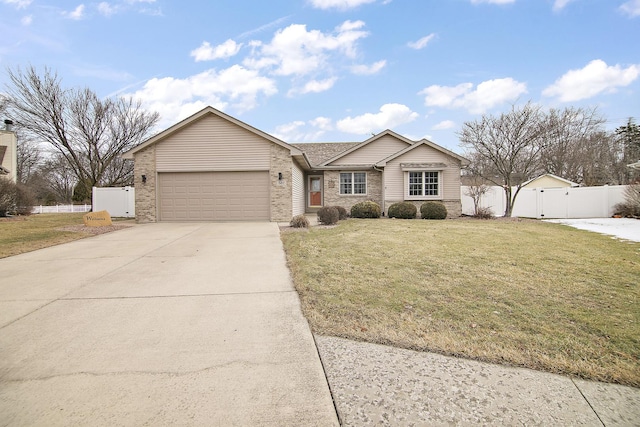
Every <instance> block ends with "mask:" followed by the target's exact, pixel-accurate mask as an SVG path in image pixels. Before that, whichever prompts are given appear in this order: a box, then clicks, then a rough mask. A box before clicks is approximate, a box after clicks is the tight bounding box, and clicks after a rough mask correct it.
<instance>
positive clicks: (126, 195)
mask: <svg viewBox="0 0 640 427" xmlns="http://www.w3.org/2000/svg"><path fill="white" fill-rule="evenodd" d="M93 211H94V212H98V211H107V212H109V215H111V216H112V217H122V218H134V217H135V216H136V192H135V188H133V187H104V188H100V187H93Z"/></svg>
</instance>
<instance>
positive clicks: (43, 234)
mask: <svg viewBox="0 0 640 427" xmlns="http://www.w3.org/2000/svg"><path fill="white" fill-rule="evenodd" d="M83 215H84V214H83V213H64V214H38V215H30V216H25V217H16V218H10V219H8V218H0V258H5V257H8V256H12V255H18V254H21V253H24V252H30V251H35V250H37V249H42V248H46V247H49V246H54V245H59V244H61V243H66V242H70V241H72V240H77V239H82V238H83V237H87V236H88V234H85V233H75V232H70V231H61V230H58V228H60V227H65V226H68V225H82V216H83Z"/></svg>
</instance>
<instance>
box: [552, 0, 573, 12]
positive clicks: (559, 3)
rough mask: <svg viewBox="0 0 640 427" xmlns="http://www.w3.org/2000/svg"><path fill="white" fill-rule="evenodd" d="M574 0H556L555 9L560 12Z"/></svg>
mask: <svg viewBox="0 0 640 427" xmlns="http://www.w3.org/2000/svg"><path fill="white" fill-rule="evenodd" d="M572 1H574V0H555V1H554V2H553V11H554V12H559V11H561V10H562V9H564V8H565V7H566V6H567V5H568V4H569V3H571V2H572Z"/></svg>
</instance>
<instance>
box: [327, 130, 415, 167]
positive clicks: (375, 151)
mask: <svg viewBox="0 0 640 427" xmlns="http://www.w3.org/2000/svg"><path fill="white" fill-rule="evenodd" d="M408 146H409V145H408V144H407V143H406V142H404V141H400V140H399V139H397V138H395V137H393V136H391V135H385V136H383V137H381V138H380V139H377V140H375V141H372V142H370V143H369V144H367V145H365V146H364V147H362V148H359V149H357V150H356V151H354V152H352V153H349V154H347V155H346V156H344V157H341V158H339V159H338V160H336V161H334V162H331V163H330V166H339V165H373V164H375V163H377V162H379V161H380V160H383V159H386V158H387V157H389V156H391V155H392V154H394V153H397V152H398V151H400V150H404V149H405V148H407V147H408Z"/></svg>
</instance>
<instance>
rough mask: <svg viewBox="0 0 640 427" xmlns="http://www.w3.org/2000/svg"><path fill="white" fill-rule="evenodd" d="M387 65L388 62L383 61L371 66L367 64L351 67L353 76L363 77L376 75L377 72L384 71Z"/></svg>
mask: <svg viewBox="0 0 640 427" xmlns="http://www.w3.org/2000/svg"><path fill="white" fill-rule="evenodd" d="M386 65H387V61H385V60H384V59H383V60H382V61H378V62H374V63H373V64H371V65H365V64H361V65H353V66H352V67H351V72H352V73H353V74H358V75H361V76H369V75H372V74H376V73H377V72H379V71H380V70H382V69H383V68H384V67H385V66H386Z"/></svg>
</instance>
